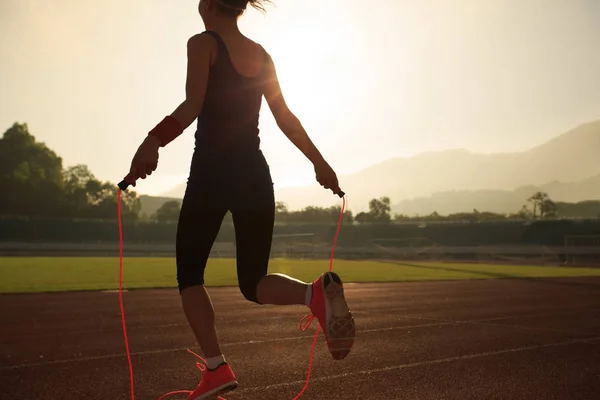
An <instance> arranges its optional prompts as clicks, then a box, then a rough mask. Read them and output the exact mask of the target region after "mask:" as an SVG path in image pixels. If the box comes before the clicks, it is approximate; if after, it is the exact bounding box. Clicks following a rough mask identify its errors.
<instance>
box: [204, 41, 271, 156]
mask: <svg viewBox="0 0 600 400" xmlns="http://www.w3.org/2000/svg"><path fill="white" fill-rule="evenodd" d="M204 33H205V34H209V35H212V36H213V37H214V38H215V40H216V41H217V44H218V55H217V59H216V61H215V63H214V64H213V65H212V66H211V68H210V72H209V78H208V84H207V88H206V94H205V98H204V105H203V107H202V111H201V112H200V115H199V116H198V125H197V130H196V135H195V139H196V152H197V153H199V154H197V155H198V156H199V157H200V158H201V159H202V160H203V161H204V162H211V160H214V161H216V160H220V161H226V160H227V161H231V160H235V159H239V158H247V157H249V156H252V155H253V154H256V153H257V152H259V150H260V138H259V136H258V135H259V128H258V118H259V113H260V108H261V104H262V96H263V93H264V89H263V88H264V83H265V80H266V78H267V69H268V68H267V67H266V65H267V60H268V58H269V55H268V53H267V52H266V51H264V49H263V51H264V53H265V63H264V66H263V68H262V70H261V72H260V74H259V75H258V76H256V77H252V78H249V77H246V76H243V75H241V74H239V73H238V72H237V71H236V69H235V67H234V65H233V63H232V62H231V58H230V57H229V51H228V50H227V47H226V45H225V42H224V41H223V39H222V38H221V37H220V36H219V35H218V34H217V33H216V32H212V31H206V32H204ZM204 162H203V164H204Z"/></svg>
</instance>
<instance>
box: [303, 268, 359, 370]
mask: <svg viewBox="0 0 600 400" xmlns="http://www.w3.org/2000/svg"><path fill="white" fill-rule="evenodd" d="M310 311H311V312H312V314H313V315H314V316H315V317H317V319H318V320H319V324H320V325H321V328H322V329H323V333H324V334H325V340H326V341H327V346H328V347H329V352H330V353H331V356H332V357H333V358H334V359H336V360H342V359H344V358H346V356H348V354H349V353H350V350H351V349H352V346H353V345H354V337H355V335H356V326H355V323H354V317H352V313H351V312H350V309H349V308H348V303H346V298H345V297H344V286H343V284H342V280H341V279H340V277H339V276H338V275H337V274H336V273H335V272H326V273H324V274H323V275H321V276H320V277H319V279H317V280H316V281H315V282H314V283H313V284H312V298H311V299H310ZM309 325H310V322H309Z"/></svg>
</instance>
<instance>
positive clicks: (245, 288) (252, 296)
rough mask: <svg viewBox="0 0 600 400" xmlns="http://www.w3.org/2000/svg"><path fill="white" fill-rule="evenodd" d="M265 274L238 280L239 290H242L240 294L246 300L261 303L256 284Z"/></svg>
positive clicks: (257, 284)
mask: <svg viewBox="0 0 600 400" xmlns="http://www.w3.org/2000/svg"><path fill="white" fill-rule="evenodd" d="M265 276H266V275H262V276H260V277H256V278H252V279H245V280H243V281H240V292H242V295H243V296H244V298H246V300H248V301H251V302H253V303H256V304H261V305H262V303H261V302H260V301H259V300H258V286H259V284H260V282H261V281H262V279H263V278H264V277H265Z"/></svg>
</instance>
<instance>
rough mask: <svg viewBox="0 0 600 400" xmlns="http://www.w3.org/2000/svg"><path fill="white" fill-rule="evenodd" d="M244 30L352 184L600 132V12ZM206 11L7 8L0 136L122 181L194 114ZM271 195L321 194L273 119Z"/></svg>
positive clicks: (107, 0)
mask: <svg viewBox="0 0 600 400" xmlns="http://www.w3.org/2000/svg"><path fill="white" fill-rule="evenodd" d="M274 4H275V6H268V9H267V13H266V14H265V15H263V14H260V13H258V12H256V11H253V10H252V11H249V12H248V14H247V15H246V16H244V17H243V18H242V20H241V26H242V30H243V31H244V32H245V33H246V34H247V35H248V36H249V37H251V38H253V39H254V40H257V41H259V42H260V43H262V44H263V45H264V46H265V48H266V49H267V50H268V51H269V52H270V53H271V54H272V56H273V58H274V60H275V63H276V65H277V66H278V70H279V75H280V80H281V83H282V87H283V90H284V94H285V96H286V97H287V100H288V103H289V104H290V106H291V108H292V110H293V111H294V112H295V113H296V114H297V115H298V117H299V118H300V120H301V121H302V123H303V124H304V126H305V127H306V128H307V130H308V132H309V134H310V135H311V137H312V138H313V140H314V141H315V143H316V144H317V146H318V147H319V148H320V149H321V151H322V152H323V153H324V154H325V156H326V158H327V159H328V160H329V161H330V163H331V164H332V165H333V166H334V168H335V169H336V170H337V171H338V174H340V175H343V174H346V173H351V172H354V171H357V170H359V169H362V168H364V167H366V166H369V165H372V164H375V163H377V162H379V161H381V160H384V159H387V158H391V157H395V156H408V155H413V154H416V153H420V152H423V151H427V150H434V149H445V148H457V147H461V148H466V149H469V150H472V151H477V152H497V151H515V150H521V149H526V148H528V147H531V146H534V145H537V144H539V143H541V142H543V141H545V140H547V139H549V138H550V137H552V136H555V135H557V134H559V133H561V132H563V131H565V130H567V129H569V128H571V127H573V126H575V125H577V124H579V123H582V122H585V121H588V120H592V119H597V118H600V51H599V50H598V49H600V45H599V38H600V1H598V0H485V1H482V0H422V1H418V2H417V1H413V0H372V1H358V0H303V1H297V0H287V1H286V0H274ZM196 10H197V0H102V1H82V0H1V1H0V46H1V47H0V54H2V62H0V88H1V93H2V96H1V97H0V131H1V132H4V131H5V130H6V129H7V128H8V127H9V126H10V125H12V123H14V122H16V121H18V122H27V123H28V124H29V127H30V129H31V131H32V133H33V134H34V135H35V136H36V137H37V138H38V140H41V141H44V142H46V143H47V144H48V145H49V146H50V147H51V148H53V149H54V150H56V151H57V152H58V153H59V154H60V155H61V156H62V157H63V160H64V164H65V165H74V164H78V163H85V164H88V165H89V166H90V168H91V169H92V171H93V172H94V173H95V174H96V176H97V177H99V178H101V179H103V180H111V181H118V180H120V179H121V178H122V177H123V176H124V174H125V173H126V172H127V171H128V168H129V163H130V161H131V157H132V156H133V153H134V152H135V150H136V148H137V146H138V145H139V143H140V141H141V140H142V139H143V138H144V136H145V135H146V134H147V132H148V130H149V129H151V128H153V127H154V126H155V125H156V123H158V122H159V121H160V120H161V119H162V118H163V117H164V116H165V115H167V114H169V113H171V112H172V111H173V110H174V109H175V107H177V106H178V105H179V104H180V102H181V101H182V100H183V99H184V84H185V67H186V41H187V39H188V38H189V37H190V36H191V35H193V34H195V33H198V32H201V31H203V30H204V26H203V24H202V20H201V19H200V17H199V16H198V14H197V11H196ZM260 123H261V126H260V128H261V137H262V143H263V150H264V151H265V153H266V156H267V158H268V161H269V163H270V164H271V169H272V173H273V177H274V180H275V183H276V187H283V186H289V185H295V184H302V183H307V182H308V183H311V182H313V180H314V173H313V170H312V166H311V165H310V164H309V163H308V162H307V161H306V160H305V159H304V157H303V156H302V154H301V153H300V152H299V151H298V150H296V149H295V148H294V147H293V145H291V143H289V141H287V139H286V138H285V137H284V136H283V134H282V133H281V132H280V131H279V130H278V128H277V127H276V125H275V123H274V121H273V118H272V116H271V114H270V112H269V110H268V107H267V106H266V104H264V106H263V114H262V117H261V120H260ZM194 130H195V124H193V125H192V126H190V128H188V129H187V130H186V132H185V133H184V136H182V137H180V138H179V139H178V140H177V141H176V142H174V143H172V144H170V145H169V146H168V147H167V148H165V149H162V150H161V158H160V162H159V170H158V171H157V173H156V175H154V176H152V177H150V179H147V180H146V181H144V182H142V183H141V184H140V185H138V187H137V190H138V192H140V193H150V194H158V193H162V192H165V191H167V190H169V189H171V188H172V187H173V186H175V185H177V184H178V183H182V182H185V178H186V176H187V173H188V168H189V163H190V158H191V155H192V152H193V144H194V141H193V134H194Z"/></svg>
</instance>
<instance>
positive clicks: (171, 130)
mask: <svg viewBox="0 0 600 400" xmlns="http://www.w3.org/2000/svg"><path fill="white" fill-rule="evenodd" d="M182 133H183V128H182V127H181V124H179V121H177V120H176V119H175V118H173V117H171V116H170V115H168V116H166V117H165V118H164V119H163V120H162V121H160V123H159V124H158V125H156V126H155V127H154V129H152V130H151V131H150V132H148V135H152V136H155V137H156V138H158V140H159V141H160V146H161V147H165V146H166V145H167V144H169V143H170V142H171V141H173V140H174V139H175V138H176V137H178V136H179V135H181V134H182Z"/></svg>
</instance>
